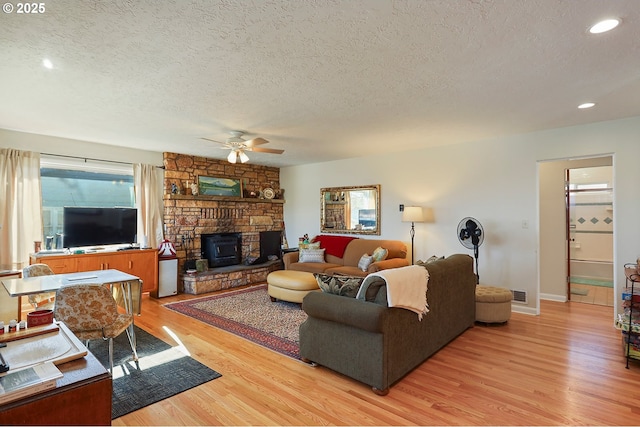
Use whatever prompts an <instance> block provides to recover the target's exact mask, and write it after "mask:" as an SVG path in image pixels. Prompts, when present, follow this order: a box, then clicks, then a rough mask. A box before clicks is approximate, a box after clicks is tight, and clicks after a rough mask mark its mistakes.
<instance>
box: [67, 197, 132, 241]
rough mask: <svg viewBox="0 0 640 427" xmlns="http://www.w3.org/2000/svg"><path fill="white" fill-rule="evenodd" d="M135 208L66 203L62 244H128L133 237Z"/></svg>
mask: <svg viewBox="0 0 640 427" xmlns="http://www.w3.org/2000/svg"><path fill="white" fill-rule="evenodd" d="M137 225H138V223H137V210H136V209H135V208H88V207H65V208H64V219H63V233H64V246H65V247H66V248H75V247H78V246H101V245H118V244H131V243H133V242H135V241H136V232H137Z"/></svg>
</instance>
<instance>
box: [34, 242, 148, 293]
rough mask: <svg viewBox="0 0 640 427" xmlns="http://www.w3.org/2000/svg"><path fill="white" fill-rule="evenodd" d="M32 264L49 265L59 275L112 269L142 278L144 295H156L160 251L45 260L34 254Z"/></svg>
mask: <svg viewBox="0 0 640 427" xmlns="http://www.w3.org/2000/svg"><path fill="white" fill-rule="evenodd" d="M29 263H30V264H38V263H40V264H47V265H48V266H49V267H51V269H52V270H53V272H54V273H56V274H62V273H75V272H78V271H93V270H108V269H110V268H112V269H115V270H120V271H122V272H124V273H127V274H131V275H133V276H137V277H139V278H140V280H142V292H153V291H156V290H157V289H158V251H157V249H131V250H126V251H110V252H94V253H89V254H69V255H44V256H36V254H31V257H30V260H29Z"/></svg>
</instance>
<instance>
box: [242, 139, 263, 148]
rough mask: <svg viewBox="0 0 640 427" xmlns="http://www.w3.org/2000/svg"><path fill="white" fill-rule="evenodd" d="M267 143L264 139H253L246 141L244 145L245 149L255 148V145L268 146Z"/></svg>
mask: <svg viewBox="0 0 640 427" xmlns="http://www.w3.org/2000/svg"><path fill="white" fill-rule="evenodd" d="M268 143H269V141H267V140H266V139H264V138H260V137H258V138H253V139H249V140H248V141H245V142H244V145H245V146H247V147H255V146H256V145H262V144H268Z"/></svg>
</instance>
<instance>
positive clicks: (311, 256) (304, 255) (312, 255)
mask: <svg viewBox="0 0 640 427" xmlns="http://www.w3.org/2000/svg"><path fill="white" fill-rule="evenodd" d="M299 255H300V256H299V257H298V262H324V249H300V254H299Z"/></svg>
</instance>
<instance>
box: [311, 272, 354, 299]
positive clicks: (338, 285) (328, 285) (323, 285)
mask: <svg viewBox="0 0 640 427" xmlns="http://www.w3.org/2000/svg"><path fill="white" fill-rule="evenodd" d="M313 275H314V276H315V278H316V281H317V282H318V287H319V288H320V289H322V292H326V293H328V294H334V295H341V296H343V297H349V298H355V297H356V295H357V294H358V290H359V289H360V285H362V282H363V281H364V277H354V276H332V275H330V274H322V273H314V274H313Z"/></svg>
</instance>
